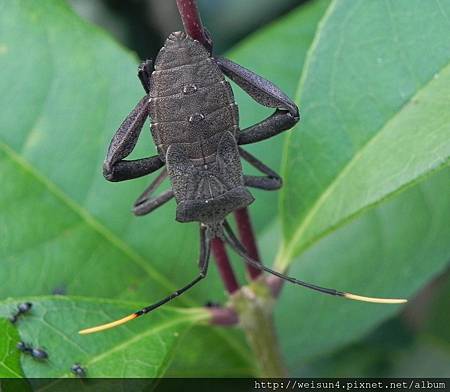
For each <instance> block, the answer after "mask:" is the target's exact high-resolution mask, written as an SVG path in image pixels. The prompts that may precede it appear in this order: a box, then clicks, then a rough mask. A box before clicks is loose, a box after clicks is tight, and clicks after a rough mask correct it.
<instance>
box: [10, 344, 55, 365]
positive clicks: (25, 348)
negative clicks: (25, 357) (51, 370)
mask: <svg viewBox="0 0 450 392" xmlns="http://www.w3.org/2000/svg"><path fill="white" fill-rule="evenodd" d="M17 349H18V350H19V351H22V352H23V353H24V354H29V355H31V356H32V357H33V358H34V359H37V360H40V361H43V360H46V359H48V354H47V352H46V351H44V350H43V349H41V348H33V347H32V346H31V345H29V344H27V343H24V342H19V343H17Z"/></svg>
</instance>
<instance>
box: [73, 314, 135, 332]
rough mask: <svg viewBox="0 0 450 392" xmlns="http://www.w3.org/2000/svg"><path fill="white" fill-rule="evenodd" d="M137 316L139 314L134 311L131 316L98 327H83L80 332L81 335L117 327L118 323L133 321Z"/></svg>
mask: <svg viewBox="0 0 450 392" xmlns="http://www.w3.org/2000/svg"><path fill="white" fill-rule="evenodd" d="M136 317H138V316H137V314H136V313H133V314H130V315H129V316H127V317H124V318H121V319H120V320H116V321H113V322H111V323H108V324H102V325H98V326H96V327H92V328H86V329H82V330H81V331H79V332H78V333H79V334H80V335H88V334H90V333H95V332H100V331H104V330H105V329H111V328H114V327H117V326H118V325H121V324H125V323H127V322H128V321H131V320H133V319H135V318H136Z"/></svg>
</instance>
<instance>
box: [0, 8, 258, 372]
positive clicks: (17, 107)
mask: <svg viewBox="0 0 450 392" xmlns="http://www.w3.org/2000/svg"><path fill="white" fill-rule="evenodd" d="M0 48H1V50H0V68H1V69H2V72H1V74H0V88H1V90H2V91H4V92H5V94H2V95H1V96H0V172H1V173H2V192H0V237H1V238H2V243H1V246H0V280H1V281H2V285H1V286H0V295H1V297H3V298H4V297H10V298H19V297H24V296H33V295H34V296H36V295H48V294H51V293H52V292H54V291H58V292H60V291H63V292H64V293H65V294H68V295H83V296H90V297H93V298H115V299H127V300H133V301H139V303H140V304H142V303H143V302H144V301H145V304H149V303H151V302H154V301H156V300H159V299H161V298H162V297H164V296H166V295H167V294H169V293H170V292H172V291H173V290H175V289H177V288H179V287H181V286H182V285H184V284H185V283H186V280H187V279H188V278H189V277H190V276H192V277H195V276H196V274H197V266H196V258H197V257H198V256H197V252H198V234H197V229H196V228H195V225H180V224H177V223H175V221H174V208H173V207H174V206H173V204H169V205H167V206H165V207H163V208H162V209H161V210H159V211H157V212H156V213H155V214H152V216H151V217H150V218H148V217H147V218H141V219H138V218H135V217H133V215H132V214H131V213H130V207H131V204H132V203H133V201H134V199H135V198H136V197H137V196H138V195H139V194H140V193H141V192H142V190H143V189H144V187H145V186H146V184H147V183H148V182H149V181H150V180H149V179H148V178H147V179H143V180H137V181H130V182H128V183H121V184H110V183H107V182H106V181H105V180H104V179H103V177H102V174H101V162H102V160H103V157H104V154H105V151H106V148H107V146H108V143H109V140H110V139H111V137H112V134H113V132H114V130H115V129H116V128H117V127H118V125H119V124H120V122H121V120H122V119H123V118H124V117H125V116H126V114H127V112H128V111H129V110H131V108H132V107H133V106H134V105H135V103H136V102H137V101H138V99H139V98H140V96H142V94H143V93H144V92H143V90H142V88H141V86H140V85H139V81H138V79H137V78H136V67H137V60H136V59H135V58H134V57H132V56H131V55H130V54H129V53H126V52H125V51H124V50H123V49H122V48H120V47H118V45H117V44H116V43H114V42H113V41H112V40H111V39H110V38H108V37H107V36H106V35H105V34H104V33H102V32H100V31H99V30H97V29H96V28H94V27H92V26H90V25H88V24H86V23H85V22H83V21H82V20H81V19H79V18H78V17H77V16H76V15H74V14H73V12H72V11H71V10H70V9H69V8H68V7H67V6H66V5H65V3H64V2H62V1H59V0H50V1H46V2H43V3H39V4H37V3H36V2H29V1H26V0H20V1H16V2H9V1H5V0H3V1H0ZM6 92H7V94H6ZM143 135H145V132H143ZM141 144H142V145H141V147H140V149H138V152H137V153H136V155H140V156H148V155H149V154H154V147H153V146H152V144H151V142H150V138H147V142H146V143H145V141H144V142H143V143H141ZM145 144H147V145H145ZM174 238H176V243H177V246H172V244H173V239H174ZM180 255H183V257H182V258H181V257H180ZM17 282H20V284H17ZM224 298H225V296H224V294H223V286H222V283H221V282H220V280H219V278H218V274H217V271H216V270H215V269H214V268H211V273H210V275H209V276H208V281H207V283H205V284H203V285H201V287H199V288H198V289H195V290H193V291H192V293H189V294H188V295H186V296H183V297H181V298H180V299H179V300H178V301H177V305H182V304H189V306H192V305H195V304H203V303H205V302H206V301H207V300H213V301H220V300H223V299H224ZM133 310H137V308H135V309H133ZM98 314H100V315H102V310H101V309H98ZM81 317H82V314H78V313H77V309H75V312H74V314H73V324H74V328H79V327H80V320H81ZM92 317H93V319H92V320H94V315H93V316H92ZM144 319H145V318H144ZM100 321H101V322H107V321H110V319H109V318H108V317H103V318H102V319H101V320H100ZM147 323H150V320H148V321H147ZM86 324H91V323H90V322H87V320H86ZM92 324H95V323H94V322H92ZM147 325H151V324H147ZM75 326H76V327H75ZM124 328H125V327H124ZM124 328H121V329H120V330H119V333H122V334H124V335H122V336H126V328H125V329H124ZM71 331H72V332H73V331H74V330H71ZM120 331H121V332H120ZM212 333H213V334H214V335H215V338H216V342H218V343H217V344H221V345H224V346H225V347H229V355H230V356H232V357H233V358H234V360H235V361H238V360H240V361H241V365H242V366H244V367H249V366H248V365H247V362H246V358H245V357H243V353H246V352H247V349H246V347H243V348H239V350H238V349H237V344H234V338H233V337H230V336H229V333H228V332H227V331H225V330H214V331H213V332H212ZM35 343H36V344H40V340H37V341H36V342H35ZM61 344H62V349H64V346H65V343H64V341H63V342H62V343H61ZM174 344H175V341H172V342H171V343H170V345H171V346H174ZM167 348H168V350H167V353H169V352H171V350H170V348H171V347H170V346H168V347H167ZM168 358H169V357H164V356H161V357H160V358H159V360H160V361H161V364H162V363H165V361H167V360H168ZM141 359H142V358H141ZM142 360H143V361H144V362H145V358H144V359H142ZM30 369H32V368H26V370H25V374H26V375H27V376H37V375H39V376H42V377H44V376H49V374H48V373H47V370H48V368H46V367H39V368H36V369H34V368H33V369H34V370H33V371H32V373H30V372H31V370H30ZM115 370H117V369H113V368H109V371H110V373H107V372H108V369H106V368H105V370H104V373H103V374H104V375H109V376H110V377H111V376H115V375H117V373H116V372H115ZM40 371H41V373H39V372H40ZM129 371H130V374H131V373H132V372H133V371H134V370H133V369H129ZM147 376H148V374H147Z"/></svg>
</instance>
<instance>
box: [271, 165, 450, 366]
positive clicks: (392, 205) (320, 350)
mask: <svg viewBox="0 0 450 392" xmlns="http://www.w3.org/2000/svg"><path fill="white" fill-rule="evenodd" d="M449 181H450V170H449V169H447V170H445V171H442V172H441V173H439V174H437V175H434V176H432V177H431V178H430V179H428V180H426V181H425V182H423V183H421V184H419V185H416V186H414V187H412V188H410V189H408V190H407V191H405V192H404V193H402V194H401V196H399V197H395V198H392V199H391V200H389V201H387V202H386V203H383V204H381V205H379V206H378V207H377V208H374V209H372V210H370V211H369V212H368V213H366V214H364V215H362V216H360V217H358V218H357V219H355V220H354V221H353V222H352V223H351V224H348V225H345V226H343V227H341V228H340V229H339V230H336V231H334V232H333V233H332V234H330V235H329V236H327V237H325V238H323V239H322V240H321V241H320V242H318V243H317V245H316V246H314V247H311V248H310V249H308V250H307V251H306V252H304V253H303V254H302V255H301V256H300V257H299V258H298V259H296V262H295V263H293V264H292V266H291V269H290V271H289V272H290V275H292V276H296V277H301V279H302V280H305V281H307V282H312V283H316V284H320V285H323V286H325V287H334V288H336V289H338V290H345V291H351V292H356V293H360V294H363V295H364V294H366V295H378V296H382V297H383V296H384V297H387V296H392V297H403V296H404V297H406V298H412V297H413V295H414V293H416V292H417V291H418V290H420V289H421V288H422V287H423V286H424V285H425V284H426V283H427V282H428V281H430V280H431V279H433V278H434V277H435V276H436V275H437V274H439V273H441V272H442V271H443V270H444V269H445V268H446V267H447V266H448V260H449V259H450V244H449V242H448V239H449V238H450V226H449V225H448V222H449V221H450V208H449V205H448V195H447V194H446V193H445V192H442V191H441V190H442V189H445V186H448V183H449ZM293 309H295V312H293V311H292V310H293ZM400 309H401V307H399V306H392V305H391V306H388V305H379V304H368V303H360V302H356V301H348V300H345V299H342V298H336V297H330V296H326V295H321V294H318V293H314V292H311V291H309V290H306V291H305V290H303V289H301V288H299V287H296V286H292V285H286V286H285V288H284V289H283V294H282V297H281V300H280V303H279V306H278V307H277V309H276V321H277V325H278V328H279V334H280V336H281V337H282V339H281V344H282V347H283V350H284V353H285V355H286V359H287V361H288V363H289V365H290V368H291V369H292V371H293V373H294V374H298V372H299V371H300V368H301V366H302V364H304V363H305V361H309V360H313V359H316V360H319V359H320V356H323V355H325V354H327V353H330V352H333V351H335V350H337V349H338V348H341V347H342V346H344V345H346V344H349V343H351V342H354V341H357V340H359V339H361V338H362V337H364V336H365V335H367V334H368V333H369V332H370V331H371V330H373V329H375V328H377V326H378V325H379V324H380V323H381V322H382V321H383V320H385V319H387V318H388V317H390V316H392V315H394V314H395V313H396V312H398V311H399V310H400Z"/></svg>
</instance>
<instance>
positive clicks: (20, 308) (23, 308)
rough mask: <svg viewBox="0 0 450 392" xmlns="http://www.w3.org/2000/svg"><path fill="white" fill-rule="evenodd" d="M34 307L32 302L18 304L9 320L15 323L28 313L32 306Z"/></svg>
mask: <svg viewBox="0 0 450 392" xmlns="http://www.w3.org/2000/svg"><path fill="white" fill-rule="evenodd" d="M32 307H33V304H32V303H31V302H24V303H22V304H19V305H17V310H16V312H15V313H14V314H13V315H12V316H11V317H10V318H9V321H11V322H12V323H13V324H15V323H16V322H17V320H18V319H19V317H20V316H21V315H23V314H25V313H28V312H29V311H30V310H31V308H32Z"/></svg>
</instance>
